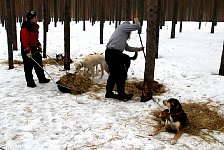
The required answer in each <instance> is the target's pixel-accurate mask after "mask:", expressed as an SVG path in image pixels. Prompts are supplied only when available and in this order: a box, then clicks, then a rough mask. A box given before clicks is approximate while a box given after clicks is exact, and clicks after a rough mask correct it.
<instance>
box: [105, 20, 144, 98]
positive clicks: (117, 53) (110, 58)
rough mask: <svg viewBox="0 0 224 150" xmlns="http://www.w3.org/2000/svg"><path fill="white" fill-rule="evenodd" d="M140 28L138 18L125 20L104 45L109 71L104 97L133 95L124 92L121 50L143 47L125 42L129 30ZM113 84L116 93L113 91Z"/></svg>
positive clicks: (134, 50) (124, 70)
mask: <svg viewBox="0 0 224 150" xmlns="http://www.w3.org/2000/svg"><path fill="white" fill-rule="evenodd" d="M140 28H141V27H140V23H139V20H138V18H134V24H130V22H129V21H125V22H123V23H122V24H121V25H119V26H118V27H117V28H116V30H115V31H114V32H113V34H112V36H111V37H110V39H109V42H108V43H107V45H106V47H107V48H106V51H105V60H106V63H107V65H108V68H109V72H110V73H109V77H108V79H107V85H106V94H105V97H106V98H115V99H119V100H122V101H127V100H130V99H131V98H132V97H133V94H126V93H125V81H126V78H127V70H126V69H125V59H124V57H125V54H124V53H123V51H124V50H126V51H130V52H138V51H142V50H143V49H144V48H143V47H130V46H129V45H128V44H127V40H128V39H129V38H130V34H131V31H135V30H139V29H140ZM115 84H116V87H117V92H118V94H114V92H113V88H114V86H115Z"/></svg>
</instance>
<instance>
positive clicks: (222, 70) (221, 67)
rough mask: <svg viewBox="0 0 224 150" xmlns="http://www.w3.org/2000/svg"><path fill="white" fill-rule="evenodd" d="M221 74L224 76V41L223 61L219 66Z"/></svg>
mask: <svg viewBox="0 0 224 150" xmlns="http://www.w3.org/2000/svg"><path fill="white" fill-rule="evenodd" d="M219 75H222V76H224V42H223V47H222V57H221V63H220V68H219Z"/></svg>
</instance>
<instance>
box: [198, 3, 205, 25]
mask: <svg viewBox="0 0 224 150" xmlns="http://www.w3.org/2000/svg"><path fill="white" fill-rule="evenodd" d="M203 6H204V0H201V1H200V6H199V14H198V22H199V26H198V29H201V22H202V19H203V9H204V8H203Z"/></svg>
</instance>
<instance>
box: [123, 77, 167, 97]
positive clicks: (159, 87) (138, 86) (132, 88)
mask: <svg viewBox="0 0 224 150" xmlns="http://www.w3.org/2000/svg"><path fill="white" fill-rule="evenodd" d="M165 89H166V87H165V86H164V85H163V84H160V83H159V82H157V81H154V82H153V88H152V90H153V95H161V94H163V93H165V92H166V90H165ZM142 90H143V81H136V82H134V81H133V82H127V83H126V91H127V93H133V94H135V95H136V96H139V97H141V95H142Z"/></svg>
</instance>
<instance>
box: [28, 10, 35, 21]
mask: <svg viewBox="0 0 224 150" xmlns="http://www.w3.org/2000/svg"><path fill="white" fill-rule="evenodd" d="M36 16H37V14H36V12H35V11H34V10H31V11H29V12H28V13H27V14H26V19H27V20H31V19H33V18H34V17H36Z"/></svg>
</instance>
